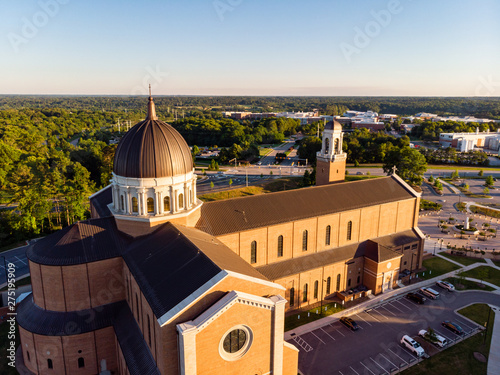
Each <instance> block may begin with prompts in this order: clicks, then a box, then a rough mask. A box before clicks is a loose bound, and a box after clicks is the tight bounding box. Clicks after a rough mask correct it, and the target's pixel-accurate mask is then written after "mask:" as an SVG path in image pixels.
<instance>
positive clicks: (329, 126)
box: [325, 120, 342, 131]
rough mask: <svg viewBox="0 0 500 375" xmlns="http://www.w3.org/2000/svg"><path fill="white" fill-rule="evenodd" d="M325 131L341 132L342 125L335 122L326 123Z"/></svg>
mask: <svg viewBox="0 0 500 375" xmlns="http://www.w3.org/2000/svg"><path fill="white" fill-rule="evenodd" d="M325 130H334V131H335V130H338V131H342V125H341V124H340V122H338V121H337V120H332V121H328V122H327V123H326V125H325Z"/></svg>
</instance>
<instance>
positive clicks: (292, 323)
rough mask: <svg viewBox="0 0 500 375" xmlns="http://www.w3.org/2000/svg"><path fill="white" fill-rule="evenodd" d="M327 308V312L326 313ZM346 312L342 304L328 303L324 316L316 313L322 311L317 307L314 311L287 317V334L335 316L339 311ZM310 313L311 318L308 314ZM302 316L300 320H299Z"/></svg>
mask: <svg viewBox="0 0 500 375" xmlns="http://www.w3.org/2000/svg"><path fill="white" fill-rule="evenodd" d="M325 307H326V311H325ZM342 310H344V307H343V306H342V305H341V304H340V303H336V304H335V303H328V304H326V305H323V315H321V314H317V313H316V311H318V312H319V311H320V307H319V306H318V307H315V308H314V309H311V310H308V311H302V312H300V313H299V314H294V315H290V316H287V317H286V318H285V332H286V331H290V330H292V329H294V328H297V327H300V326H301V325H304V324H307V323H311V322H314V321H315V320H318V319H321V318H324V317H325V316H328V315H332V314H335V313H337V312H339V311H342ZM308 313H309V316H307V314H308ZM299 316H300V319H299Z"/></svg>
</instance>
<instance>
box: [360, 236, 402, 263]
mask: <svg viewBox="0 0 500 375" xmlns="http://www.w3.org/2000/svg"><path fill="white" fill-rule="evenodd" d="M366 242H367V244H366V249H365V257H366V258H368V259H371V260H373V261H375V262H377V263H381V262H385V261H386V260H390V259H394V258H400V257H402V256H403V254H402V253H398V252H397V251H394V250H391V249H389V248H388V247H385V246H384V245H381V244H380V243H377V242H375V241H371V240H368V241H366Z"/></svg>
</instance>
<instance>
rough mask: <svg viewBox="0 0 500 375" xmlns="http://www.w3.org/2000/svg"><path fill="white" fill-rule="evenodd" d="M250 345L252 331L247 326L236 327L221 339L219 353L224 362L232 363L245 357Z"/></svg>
mask: <svg viewBox="0 0 500 375" xmlns="http://www.w3.org/2000/svg"><path fill="white" fill-rule="evenodd" d="M251 344H252V331H250V328H248V327H247V326H242V325H240V326H236V327H233V328H231V329H230V330H228V331H227V332H226V333H225V334H224V336H223V337H222V339H221V341H220V345H219V353H220V355H221V357H222V358H224V359H225V360H226V361H234V360H237V359H239V358H241V357H243V356H244V355H245V353H246V352H247V351H248V349H249V348H250V345H251Z"/></svg>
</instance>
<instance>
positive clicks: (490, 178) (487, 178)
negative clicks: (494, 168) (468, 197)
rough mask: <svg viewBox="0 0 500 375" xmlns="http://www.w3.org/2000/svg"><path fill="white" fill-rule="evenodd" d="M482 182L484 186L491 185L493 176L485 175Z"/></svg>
mask: <svg viewBox="0 0 500 375" xmlns="http://www.w3.org/2000/svg"><path fill="white" fill-rule="evenodd" d="M484 183H485V185H486V186H493V184H494V181H493V176H492V175H489V176H487V177H486V180H484Z"/></svg>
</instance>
